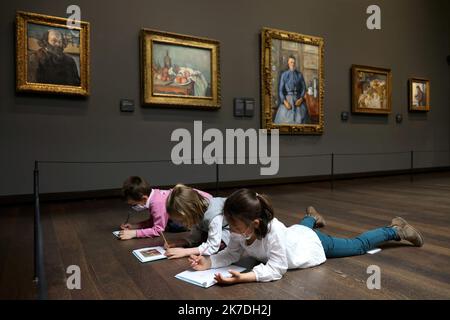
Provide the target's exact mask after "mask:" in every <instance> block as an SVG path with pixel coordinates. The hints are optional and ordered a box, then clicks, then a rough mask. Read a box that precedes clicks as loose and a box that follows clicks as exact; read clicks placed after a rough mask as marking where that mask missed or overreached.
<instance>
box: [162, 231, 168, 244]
mask: <svg viewBox="0 0 450 320" xmlns="http://www.w3.org/2000/svg"><path fill="white" fill-rule="evenodd" d="M161 235H162V237H163V238H164V243H165V244H166V246H167V248H168V247H169V243H168V242H167V239H166V237H165V236H164V232H163V231H161Z"/></svg>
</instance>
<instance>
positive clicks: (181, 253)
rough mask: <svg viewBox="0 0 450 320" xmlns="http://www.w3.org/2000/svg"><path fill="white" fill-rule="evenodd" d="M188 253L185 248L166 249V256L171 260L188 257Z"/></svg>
mask: <svg viewBox="0 0 450 320" xmlns="http://www.w3.org/2000/svg"><path fill="white" fill-rule="evenodd" d="M187 255H188V253H186V249H183V248H168V249H166V256H167V257H168V258H169V259H178V258H183V257H186V256H187Z"/></svg>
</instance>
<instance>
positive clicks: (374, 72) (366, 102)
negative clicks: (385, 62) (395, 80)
mask: <svg viewBox="0 0 450 320" xmlns="http://www.w3.org/2000/svg"><path fill="white" fill-rule="evenodd" d="M391 86H392V74H391V70H390V69H385V68H377V67H369V66H360V65H353V66H352V112H354V113H373V114H389V113H391Z"/></svg>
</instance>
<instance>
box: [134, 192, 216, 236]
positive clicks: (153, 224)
mask: <svg viewBox="0 0 450 320" xmlns="http://www.w3.org/2000/svg"><path fill="white" fill-rule="evenodd" d="M194 190H195V191H197V192H198V193H200V194H201V195H202V196H203V197H205V198H207V199H211V198H212V195H210V194H209V193H207V192H203V191H201V190H197V189H194ZM171 191H172V190H160V189H152V191H151V193H150V195H149V197H148V200H147V203H146V207H147V208H148V212H149V214H150V217H149V219H148V220H146V221H143V222H141V223H140V224H139V229H138V230H136V236H137V237H138V238H152V237H159V235H160V234H161V232H162V231H164V230H165V229H166V226H167V222H168V221H169V214H168V212H167V210H166V200H167V197H168V196H169V195H170V192H171Z"/></svg>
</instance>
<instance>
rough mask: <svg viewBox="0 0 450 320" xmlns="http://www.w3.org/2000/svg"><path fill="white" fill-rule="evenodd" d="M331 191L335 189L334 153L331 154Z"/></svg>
mask: <svg viewBox="0 0 450 320" xmlns="http://www.w3.org/2000/svg"><path fill="white" fill-rule="evenodd" d="M331 189H334V153H331Z"/></svg>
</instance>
